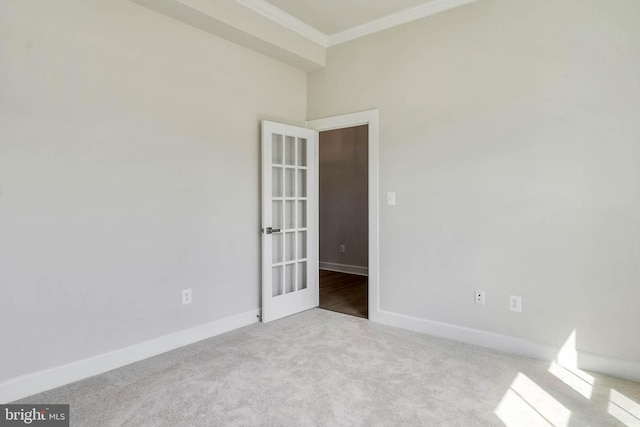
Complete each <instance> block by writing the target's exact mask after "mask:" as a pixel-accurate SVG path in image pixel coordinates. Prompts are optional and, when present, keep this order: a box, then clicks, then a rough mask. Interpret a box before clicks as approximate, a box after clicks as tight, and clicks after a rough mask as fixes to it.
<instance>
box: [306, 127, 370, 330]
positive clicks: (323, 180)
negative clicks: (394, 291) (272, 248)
mask: <svg viewBox="0 0 640 427" xmlns="http://www.w3.org/2000/svg"><path fill="white" fill-rule="evenodd" d="M368 132H369V126H368V125H367V124H364V125H359V126H352V127H343V128H339V129H332V130H327V131H322V132H320V133H319V144H318V147H319V148H318V164H319V168H318V173H319V182H318V184H319V194H318V203H319V206H318V208H319V217H318V220H319V269H320V271H319V291H320V294H319V303H320V304H319V306H320V308H324V309H327V310H332V311H337V312H340V313H344V314H348V315H352V316H357V317H363V318H368V268H369V251H368V249H369V212H368V210H369V197H368V194H369V188H368V187H369V186H368V180H369V170H368V163H369V146H368V145H369V134H368Z"/></svg>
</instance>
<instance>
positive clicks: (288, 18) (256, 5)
mask: <svg viewBox="0 0 640 427" xmlns="http://www.w3.org/2000/svg"><path fill="white" fill-rule="evenodd" d="M235 1H236V2H238V3H240V4H241V5H243V6H245V7H248V8H249V9H251V10H253V11H254V12H257V13H259V14H261V15H262V16H264V17H265V18H269V19H271V20H272V21H274V22H277V23H278V24H280V25H282V26H283V27H286V28H288V29H290V30H291V31H295V32H296V33H298V34H300V35H301V36H304V37H306V38H307V39H309V40H311V41H312V42H315V43H317V44H319V45H320V46H322V47H324V48H326V47H328V39H329V36H327V35H326V34H325V33H323V32H322V31H319V30H316V29H315V28H313V27H312V26H311V25H309V24H307V23H305V22H303V21H301V20H299V19H298V18H296V17H295V16H293V15H289V14H288V13H287V12H285V11H284V10H282V9H280V8H277V7H275V6H274V5H272V4H271V3H268V2H266V1H265V0H235Z"/></svg>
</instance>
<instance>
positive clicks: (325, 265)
mask: <svg viewBox="0 0 640 427" xmlns="http://www.w3.org/2000/svg"><path fill="white" fill-rule="evenodd" d="M319 268H320V270H328V271H335V272H338V273H346V274H357V275H358V276H368V275H369V269H368V268H367V267H360V266H357V265H346V264H336V263H333V262H323V261H320V264H319Z"/></svg>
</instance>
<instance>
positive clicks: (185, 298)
mask: <svg viewBox="0 0 640 427" xmlns="http://www.w3.org/2000/svg"><path fill="white" fill-rule="evenodd" d="M192 297H193V294H192V293H191V289H183V290H182V304H191V300H192Z"/></svg>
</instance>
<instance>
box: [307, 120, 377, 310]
mask: <svg viewBox="0 0 640 427" xmlns="http://www.w3.org/2000/svg"><path fill="white" fill-rule="evenodd" d="M361 125H368V127H369V129H368V130H369V131H368V134H369V141H368V144H369V147H368V154H369V160H368V169H369V170H368V172H369V177H368V185H369V189H368V198H369V200H368V205H369V249H368V252H369V265H368V268H369V277H368V281H367V282H368V288H369V290H368V295H369V297H368V298H369V301H368V303H369V304H368V305H369V307H368V308H369V320H371V321H372V322H377V321H378V319H379V313H380V293H379V290H380V269H379V264H380V262H379V261H380V258H379V257H380V245H379V232H380V225H379V216H380V215H379V213H380V212H379V210H380V203H379V194H380V191H379V185H380V184H379V179H378V110H377V109H375V110H367V111H360V112H357V113H351V114H343V115H339V116H332V117H325V118H320V119H314V120H308V121H307V127H308V128H309V129H313V130H315V131H316V132H318V134H319V133H320V132H323V131H328V130H333V129H342V128H350V127H354V126H361ZM319 146H320V138H319V137H318V138H317V144H316V146H315V150H316V155H315V162H316V165H315V166H316V170H315V173H316V177H315V180H316V186H315V187H314V192H315V194H314V195H313V197H314V200H315V203H316V210H315V216H316V218H315V223H316V224H319V218H318V216H319V210H318V200H319V188H318V185H317V183H318V182H320V181H319V172H320V163H319V162H320V159H319ZM318 237H319V236H318ZM318 243H319V240H318ZM316 253H317V254H318V255H319V253H320V252H319V250H318V251H317V252H316ZM318 261H319V259H318ZM318 289H319V288H318Z"/></svg>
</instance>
